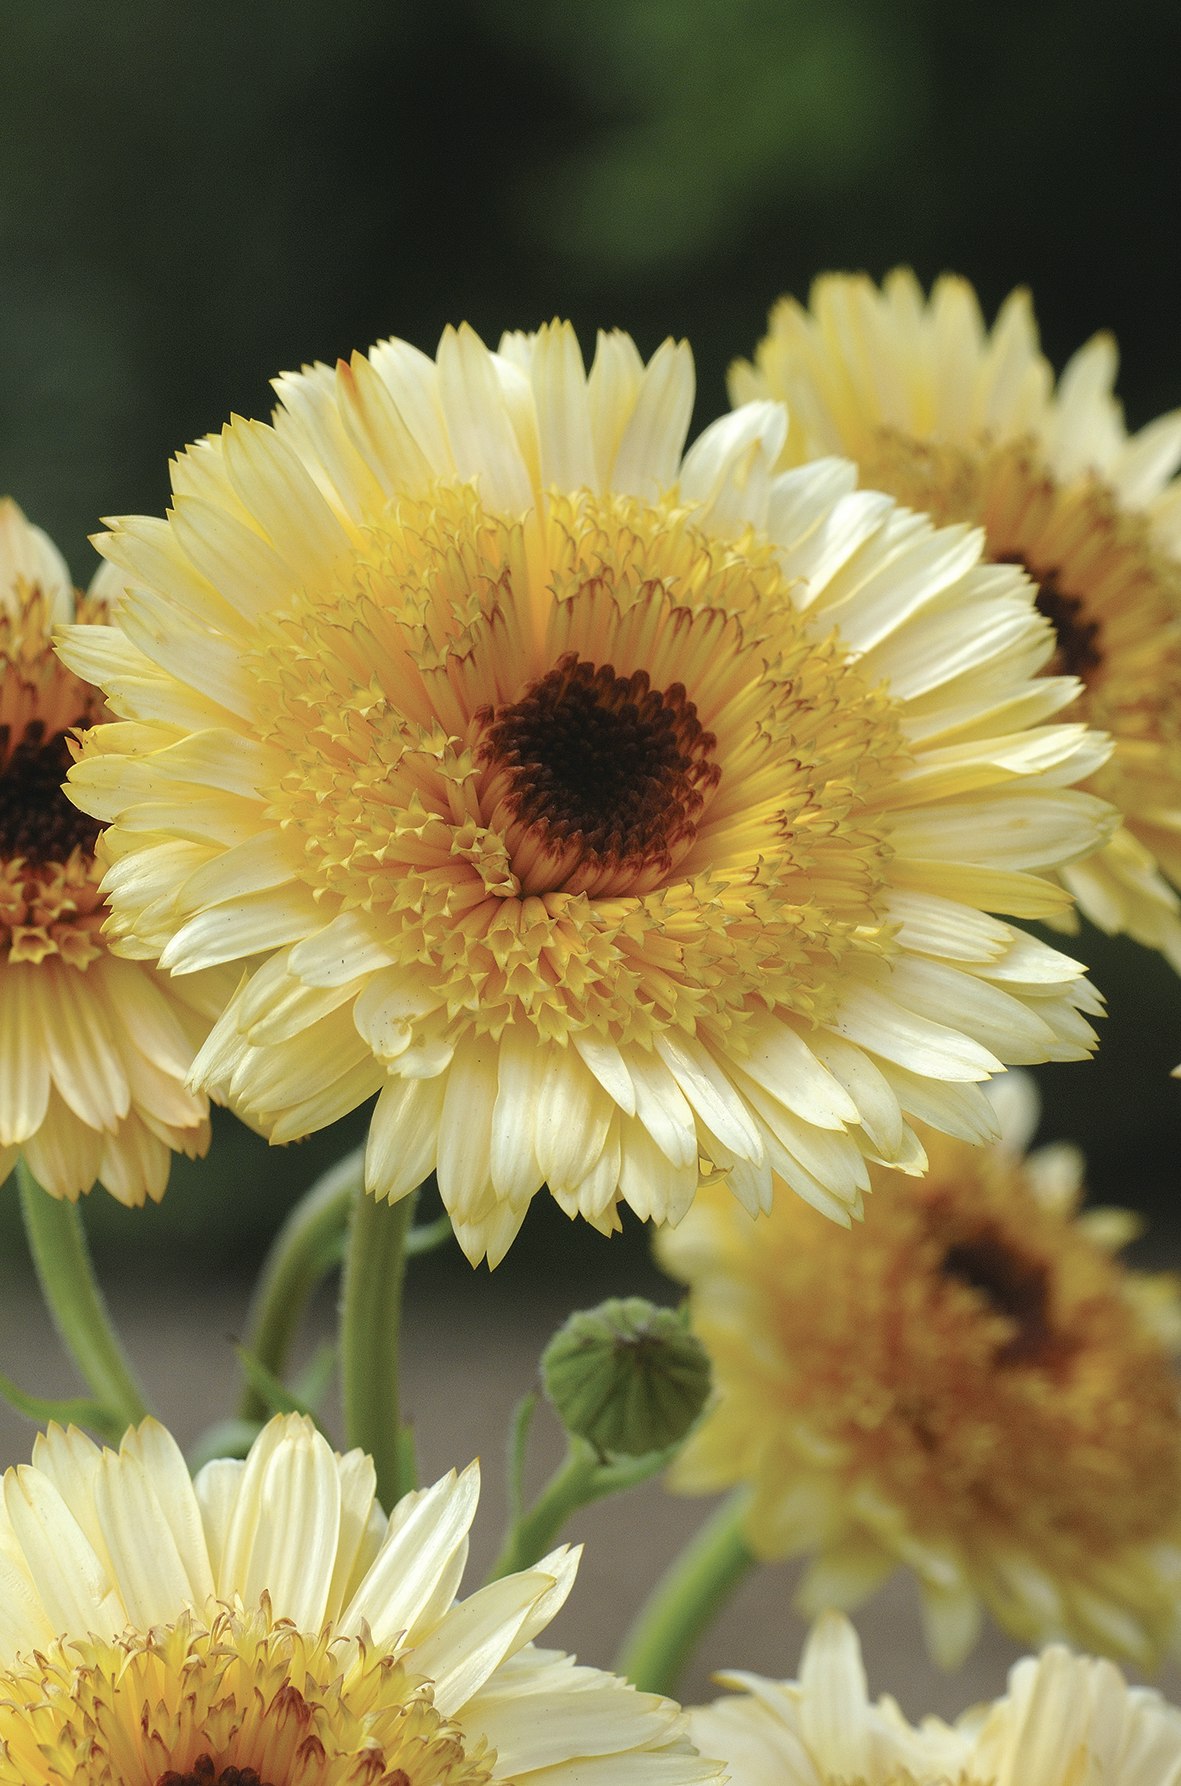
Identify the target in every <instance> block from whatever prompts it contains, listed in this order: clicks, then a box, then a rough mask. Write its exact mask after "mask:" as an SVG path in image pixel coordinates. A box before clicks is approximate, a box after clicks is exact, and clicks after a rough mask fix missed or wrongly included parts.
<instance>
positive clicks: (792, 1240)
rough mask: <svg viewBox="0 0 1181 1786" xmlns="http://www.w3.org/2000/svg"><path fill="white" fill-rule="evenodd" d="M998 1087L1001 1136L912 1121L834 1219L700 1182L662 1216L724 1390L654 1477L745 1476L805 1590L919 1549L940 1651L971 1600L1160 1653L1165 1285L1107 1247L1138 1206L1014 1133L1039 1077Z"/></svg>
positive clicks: (1171, 1348)
mask: <svg viewBox="0 0 1181 1786" xmlns="http://www.w3.org/2000/svg"><path fill="white" fill-rule="evenodd" d="M998 1089H1000V1088H998ZM1003 1089H1004V1090H1005V1092H1006V1097H1005V1100H1004V1106H1005V1108H1003V1110H1002V1114H1003V1116H1004V1119H1005V1128H1006V1136H1005V1139H1004V1140H1003V1141H1002V1143H1001V1144H999V1145H996V1146H994V1147H991V1148H970V1147H967V1146H965V1145H964V1144H962V1143H960V1142H956V1141H950V1140H947V1139H943V1138H940V1137H937V1136H930V1137H928V1147H929V1150H930V1172H929V1174H928V1176H927V1177H926V1178H925V1179H923V1180H921V1181H919V1180H914V1179H906V1178H902V1177H901V1176H899V1175H898V1174H896V1173H894V1174H891V1173H885V1172H881V1173H879V1174H875V1177H877V1178H878V1179H879V1183H878V1188H877V1190H876V1193H875V1195H874V1196H873V1197H872V1198H871V1199H870V1200H869V1202H868V1204H867V1206H866V1216H865V1224H864V1227H863V1228H860V1229H858V1230H857V1231H856V1232H855V1233H854V1234H852V1235H841V1236H837V1235H836V1234H835V1231H834V1230H833V1228H832V1226H831V1224H828V1223H825V1222H823V1221H821V1220H819V1219H818V1218H817V1217H816V1215H815V1214H814V1212H812V1211H811V1210H809V1209H806V1208H805V1207H804V1206H803V1205H802V1204H799V1203H795V1202H784V1203H782V1204H779V1205H778V1206H777V1207H776V1208H775V1210H774V1211H773V1212H772V1214H771V1215H770V1217H769V1218H767V1220H765V1221H759V1222H751V1221H750V1220H749V1218H747V1217H746V1216H745V1215H744V1214H743V1213H742V1211H740V1210H738V1209H736V1208H735V1207H734V1206H733V1204H732V1202H731V1200H730V1199H728V1198H726V1197H725V1196H724V1195H722V1194H721V1193H719V1192H712V1193H710V1194H708V1195H707V1196H706V1197H703V1198H702V1199H701V1200H700V1201H699V1204H698V1206H697V1207H696V1208H695V1209H694V1210H693V1211H692V1212H691V1215H690V1216H689V1218H688V1219H687V1220H686V1221H685V1223H684V1224H683V1225H682V1226H681V1227H680V1228H679V1229H678V1230H677V1231H676V1232H675V1233H673V1234H668V1235H662V1236H661V1237H660V1247H659V1250H660V1255H661V1257H662V1260H663V1262H664V1263H665V1265H666V1266H667V1268H668V1269H669V1270H670V1271H672V1272H673V1274H674V1275H675V1276H676V1277H678V1278H681V1279H682V1280H684V1281H685V1282H686V1283H687V1284H688V1285H689V1289H690V1310H691V1314H692V1319H693V1324H694V1326H695V1328H696V1329H697V1331H698V1333H699V1334H700V1336H701V1338H702V1339H703V1340H704V1342H705V1345H706V1349H707V1351H708V1352H709V1354H710V1358H711V1361H712V1363H713V1368H714V1382H715V1385H716V1388H717V1392H718V1393H717V1400H716V1404H715V1406H714V1407H713V1409H712V1411H709V1412H707V1414H706V1416H705V1418H704V1421H703V1422H702V1424H701V1425H700V1426H699V1427H698V1428H697V1430H696V1432H695V1433H694V1434H693V1435H692V1436H691V1438H690V1439H689V1442H688V1445H687V1447H686V1450H685V1451H684V1453H683V1454H682V1456H681V1458H680V1459H679V1460H678V1462H677V1463H676V1464H675V1465H674V1466H673V1477H672V1479H673V1484H674V1486H676V1487H677V1488H679V1489H681V1490H684V1491H688V1492H692V1493H705V1492H711V1491H713V1490H716V1489H718V1488H723V1487H727V1486H730V1485H744V1486H746V1487H747V1488H748V1489H749V1491H750V1495H751V1499H750V1504H749V1509H748V1511H747V1514H746V1518H745V1536H746V1539H747V1542H748V1543H749V1544H750V1546H751V1548H752V1549H753V1550H754V1551H755V1553H756V1554H757V1555H759V1556H760V1557H763V1558H767V1559H773V1558H780V1557H787V1556H804V1557H807V1558H809V1559H810V1561H809V1566H808V1568H807V1570H806V1572H805V1574H804V1577H803V1580H802V1583H801V1587H800V1590H799V1599H800V1602H801V1604H802V1605H803V1607H804V1610H806V1611H809V1612H816V1611H819V1610H821V1609H822V1608H823V1607H825V1606H840V1607H845V1608H848V1607H852V1606H855V1605H856V1604H858V1603H859V1602H860V1601H861V1600H862V1599H864V1598H865V1596H866V1595H868V1594H869V1593H871V1592H872V1591H873V1590H874V1589H875V1588H876V1587H877V1586H878V1585H880V1583H881V1582H882V1581H884V1580H885V1578H886V1577H887V1576H888V1575H890V1574H891V1573H892V1572H893V1571H894V1570H895V1569H897V1568H898V1567H900V1566H905V1567H907V1568H909V1569H912V1570H913V1571H914V1572H915V1574H916V1576H917V1579H918V1584H919V1589H920V1593H921V1597H922V1606H923V1613H924V1619H925V1623H926V1629H927V1640H928V1644H929V1646H930V1648H931V1650H932V1651H933V1653H934V1654H935V1656H936V1657H937V1659H938V1660H939V1661H941V1662H942V1663H944V1664H945V1665H946V1666H948V1667H952V1666H955V1665H956V1664H957V1663H958V1661H959V1660H960V1659H961V1658H962V1657H963V1655H964V1654H965V1653H966V1652H967V1651H968V1649H969V1648H970V1647H971V1645H972V1644H973V1642H974V1641H975V1638H976V1635H977V1631H978V1629H979V1624H980V1619H981V1613H982V1609H983V1608H987V1609H988V1610H989V1611H991V1613H992V1614H993V1615H994V1617H995V1618H996V1619H997V1621H998V1622H999V1623H1000V1624H1001V1625H1003V1626H1004V1627H1005V1628H1006V1629H1007V1630H1009V1631H1010V1632H1012V1633H1013V1634H1014V1635H1016V1636H1017V1637H1019V1638H1020V1639H1022V1640H1023V1641H1026V1642H1032V1643H1042V1642H1046V1641H1048V1640H1050V1639H1055V1638H1062V1639H1065V1640H1067V1641H1071V1642H1076V1643H1079V1644H1081V1645H1083V1646H1085V1647H1088V1648H1091V1649H1097V1650H1100V1651H1103V1652H1104V1653H1107V1654H1116V1655H1123V1656H1127V1657H1130V1658H1132V1659H1133V1660H1135V1661H1137V1662H1138V1663H1141V1664H1145V1665H1153V1664H1155V1663H1156V1662H1158V1661H1159V1660H1160V1658H1161V1656H1162V1654H1164V1653H1166V1652H1172V1653H1177V1651H1178V1648H1179V1645H1181V1405H1179V1392H1178V1382H1177V1377H1176V1374H1175V1369H1174V1355H1175V1353H1176V1350H1177V1347H1178V1342H1179V1340H1181V1300H1179V1298H1178V1292H1177V1285H1176V1282H1175V1280H1174V1279H1172V1278H1171V1277H1168V1276H1160V1275H1151V1274H1145V1273H1138V1272H1133V1271H1131V1270H1128V1269H1126V1268H1125V1267H1124V1266H1123V1265H1122V1264H1121V1263H1120V1262H1119V1261H1118V1260H1117V1259H1116V1258H1115V1257H1114V1253H1115V1251H1116V1250H1117V1249H1118V1248H1119V1247H1120V1246H1121V1245H1122V1244H1123V1243H1124V1242H1125V1241H1126V1240H1127V1239H1128V1238H1129V1236H1130V1234H1132V1233H1134V1232H1135V1223H1134V1222H1133V1221H1132V1220H1131V1218H1129V1217H1127V1216H1126V1215H1125V1214H1124V1213H1123V1212H1120V1211H1112V1210H1099V1209H1097V1210H1093V1211H1089V1212H1088V1211H1084V1212H1083V1213H1081V1214H1079V1213H1077V1203H1078V1198H1079V1192H1080V1180H1081V1167H1080V1162H1079V1159H1078V1156H1077V1154H1076V1153H1075V1152H1074V1150H1073V1149H1067V1148H1062V1147H1055V1148H1048V1149H1042V1150H1039V1151H1038V1152H1035V1153H1033V1154H1030V1155H1029V1156H1028V1158H1023V1157H1022V1155H1021V1153H1020V1145H1019V1144H1020V1142H1021V1141H1022V1140H1023V1139H1024V1138H1025V1137H1026V1136H1027V1135H1028V1134H1029V1133H1032V1125H1033V1122H1034V1121H1036V1114H1035V1113H1034V1109H1033V1105H1032V1102H1031V1099H1032V1093H1031V1092H1030V1091H1029V1088H1028V1086H1027V1085H1025V1084H1024V1083H1023V1079H1022V1076H1018V1075H1010V1076H1009V1079H1008V1080H1007V1081H1005V1082H1003ZM834 1242H835V1244H834Z"/></svg>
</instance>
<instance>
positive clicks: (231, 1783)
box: [156, 1755, 273, 1786]
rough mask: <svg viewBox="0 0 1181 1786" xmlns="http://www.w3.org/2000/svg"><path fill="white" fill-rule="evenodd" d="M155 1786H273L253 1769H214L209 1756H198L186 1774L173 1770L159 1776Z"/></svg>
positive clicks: (170, 1769)
mask: <svg viewBox="0 0 1181 1786" xmlns="http://www.w3.org/2000/svg"><path fill="white" fill-rule="evenodd" d="M156 1786H273V1783H272V1782H271V1781H269V1780H264V1779H262V1777H261V1775H260V1774H259V1773H258V1771H257V1769H256V1768H253V1767H221V1768H219V1767H216V1766H215V1765H214V1762H213V1758H212V1756H210V1755H198V1757H197V1759H196V1761H194V1763H193V1765H192V1767H191V1768H189V1770H188V1772H187V1773H183V1774H178V1773H177V1772H176V1769H175V1768H169V1769H168V1772H167V1773H163V1774H161V1775H160V1778H159V1779H158V1780H157V1781H156Z"/></svg>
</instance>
